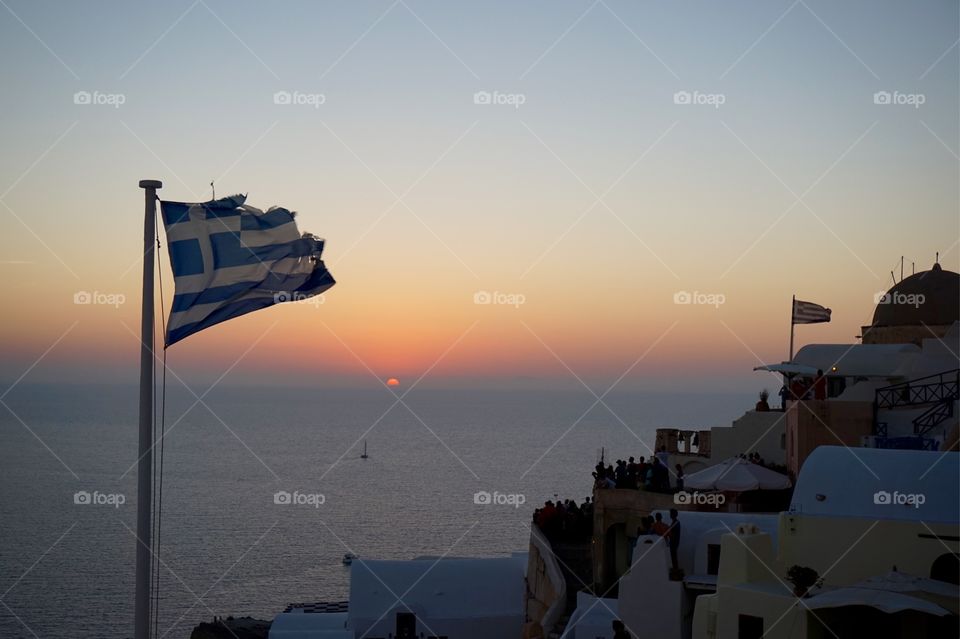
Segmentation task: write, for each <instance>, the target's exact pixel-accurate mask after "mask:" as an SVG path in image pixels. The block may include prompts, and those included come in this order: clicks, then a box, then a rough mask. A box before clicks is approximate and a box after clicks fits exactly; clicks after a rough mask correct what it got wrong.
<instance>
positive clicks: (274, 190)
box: [0, 0, 960, 392]
mask: <svg viewBox="0 0 960 639" xmlns="http://www.w3.org/2000/svg"><path fill="white" fill-rule="evenodd" d="M0 4H3V6H2V7H0V55H2V58H3V60H4V64H3V66H2V68H0V83H2V86H3V87H4V90H3V91H2V92H0V112H2V114H3V117H2V119H0V140H2V146H0V148H2V151H0V274H2V276H0V295H2V299H3V300H4V301H3V311H2V316H0V317H2V319H0V379H2V380H6V381H7V382H8V383H9V382H13V381H15V380H16V379H17V378H19V377H20V376H21V374H23V373H24V371H27V370H28V369H29V374H28V375H27V377H26V378H24V379H25V381H74V380H82V381H105V382H115V381H134V380H135V379H136V372H137V337H136V331H137V330H138V325H139V324H138V322H139V319H138V318H139V287H140V263H139V251H140V242H141V228H142V217H141V216H142V207H143V195H142V191H140V190H139V189H138V188H137V181H138V180H139V179H141V178H156V179H161V180H163V182H164V188H163V189H162V190H161V192H160V196H161V198H164V199H171V200H181V201H193V200H203V199H208V198H209V195H210V188H209V183H210V181H211V180H214V179H215V180H216V189H217V194H218V195H227V194H229V193H233V192H246V193H248V194H249V199H248V202H249V203H250V204H253V205H254V206H259V207H262V208H266V207H268V206H270V205H274V204H277V205H283V206H286V207H288V208H291V209H295V210H297V211H298V212H299V217H298V220H299V225H300V228H301V230H304V231H310V232H313V233H316V234H318V235H320V236H323V237H325V238H327V248H326V253H325V258H326V261H327V265H328V266H329V268H330V269H331V271H332V272H333V274H334V276H335V277H336V278H337V280H338V281H339V284H338V285H337V286H336V287H334V288H333V289H331V291H329V292H328V294H327V295H326V296H325V299H324V302H323V304H289V305H284V306H279V307H274V308H271V309H267V310H263V311H259V312H257V313H254V314H251V315H248V316H246V317H244V318H240V319H236V320H233V321H231V322H229V323H226V324H223V325H220V326H217V327H215V328H213V329H210V330H208V331H206V332H204V333H201V334H198V335H196V336H193V337H190V338H189V339H187V340H186V341H184V342H182V343H180V344H178V345H176V346H175V347H173V348H172V349H171V350H170V365H171V367H172V368H173V369H174V370H175V371H176V372H177V373H178V375H180V376H182V377H183V378H184V379H187V380H189V381H191V383H192V382H193V381H199V382H204V381H209V382H212V381H213V380H216V379H217V378H219V377H221V375H222V374H224V372H225V371H229V372H228V373H227V374H226V377H224V383H234V382H235V383H270V384H273V383H297V384H307V385H309V384H321V383H322V384H344V385H361V386H369V385H376V384H377V382H376V380H375V379H374V378H375V377H376V378H380V379H386V378H387V377H393V376H395V377H398V378H400V380H401V382H402V384H403V383H410V382H411V381H413V380H414V379H416V378H418V377H420V376H421V375H422V374H424V373H427V377H426V378H425V380H424V382H423V384H424V385H425V386H428V385H443V384H467V385H478V386H483V385H489V386H505V387H516V386H520V385H523V384H532V385H546V386H556V387H558V388H565V387H577V386H579V382H578V381H577V380H576V377H580V378H582V379H583V380H584V381H585V382H586V383H587V384H589V385H591V386H592V387H594V388H595V389H596V390H597V392H600V391H602V390H604V389H606V388H607V387H608V386H609V385H610V384H612V383H613V382H614V381H616V380H617V379H618V378H619V377H621V375H622V374H624V372H625V371H629V372H627V374H626V376H625V377H624V379H623V380H622V381H621V382H620V385H619V386H618V388H620V389H624V390H629V389H657V390H661V389H666V388H677V387H683V388H697V389H701V390H709V389H717V390H731V389H740V390H742V389H753V388H754V387H757V388H759V387H761V386H764V385H766V386H769V385H770V383H771V382H770V381H769V380H768V379H767V378H765V377H763V376H761V375H760V374H758V373H752V372H751V368H752V367H753V366H755V365H756V364H757V363H758V360H762V361H765V362H768V361H780V360H782V359H785V357H786V355H787V353H786V351H787V338H788V335H789V324H788V321H789V302H790V296H791V295H792V294H796V295H797V296H798V297H799V298H801V299H806V300H810V301H814V302H818V303H821V304H824V305H826V306H829V307H831V308H832V309H833V312H834V313H833V317H834V321H833V322H832V323H831V324H829V325H816V326H802V327H799V328H798V329H797V343H798V346H799V345H802V344H805V343H809V342H850V341H853V339H854V337H855V336H856V335H858V334H859V327H860V326H861V325H863V324H867V323H869V320H870V317H871V315H872V312H873V307H874V294H875V293H876V292H878V291H882V290H885V289H886V288H888V287H889V285H890V283H891V280H890V270H891V269H894V268H895V269H896V270H897V271H898V273H899V261H900V256H901V255H904V256H906V261H907V267H906V268H907V271H908V272H909V270H910V263H911V261H915V262H916V266H917V269H918V270H920V269H926V268H929V266H930V265H931V264H932V263H933V260H934V253H935V252H936V251H940V254H941V262H942V263H943V265H944V266H945V267H946V268H948V269H950V270H958V264H960V250H958V248H957V240H958V237H960V221H958V160H957V151H958V148H960V142H958V118H957V114H958V112H960V104H958V74H960V69H958V47H957V38H958V6H957V3H956V2H953V1H947V0H944V1H929V2H916V3H905V2H875V1H872V0H871V1H864V2H844V3H834V2H824V1H807V2H800V1H798V2H792V3H791V2H724V3H717V2H685V3H682V4H680V3H674V2H660V3H646V2H644V3H636V2H619V1H616V0H604V1H602V2H558V1H556V0H550V1H549V2H529V3H528V2H525V3H522V4H521V3H516V2H493V1H486V0H485V1H483V2H466V3H459V2H458V3H453V2H423V1H420V0H406V1H404V2H400V1H398V2H393V3H391V2H386V1H384V2H284V3H281V4H275V3H263V2H257V3H241V2H226V1H224V0H197V1H196V2H191V1H183V2H181V1H177V2H165V3H153V4H144V3H129V2H97V3H63V2H60V3H56V2H45V1H39V2H38V1H29V2H28V1H24V0H4V2H3V3H0ZM78 91H87V92H90V93H94V92H99V93H100V94H120V95H122V96H123V101H124V103H123V104H122V105H121V106H119V108H114V107H113V106H110V105H106V104H104V105H92V104H86V105H84V104H75V103H74V94H75V93H76V92H78ZM277 91H288V92H291V93H292V92H299V93H301V94H318V95H323V96H324V103H323V104H322V105H320V106H319V107H317V108H314V107H313V106H311V105H306V104H301V105H283V104H275V103H274V93H275V92H277ZM478 91H489V92H494V91H496V92H499V93H500V94H519V95H522V96H523V98H522V99H523V101H524V102H523V104H522V105H521V106H520V107H519V108H514V107H513V106H511V105H509V104H475V102H474V94H475V92H478ZM680 91H687V92H689V93H691V94H694V93H695V94H696V95H703V94H711V95H718V94H719V95H721V96H722V99H723V101H724V102H723V104H722V105H720V106H719V108H714V107H713V106H711V105H709V104H700V105H693V104H676V103H675V101H674V94H675V93H677V92H680ZM878 91H888V92H890V93H891V94H893V93H894V92H897V94H903V95H917V94H919V95H921V96H922V100H923V104H922V105H920V106H919V108H915V107H914V106H912V105H909V104H902V105H897V104H875V103H874V94H875V92H878ZM398 198H399V199H398ZM165 250H166V249H165V247H164V250H163V252H162V254H161V255H162V257H163V259H164V268H165V276H166V284H167V288H166V292H165V294H166V299H167V302H168V303H169V299H170V296H171V295H172V290H171V286H170V285H171V278H170V277H169V269H168V268H166V267H167V265H166V252H165ZM78 291H98V292H101V293H110V294H121V295H123V296H125V300H126V301H125V303H124V304H122V305H120V306H119V307H118V308H113V307H110V306H78V305H75V304H74V303H73V299H74V294H75V293H77V292H78ZM478 291H491V292H492V291H498V292H501V293H508V294H518V295H522V296H523V299H524V303H523V304H522V305H521V306H519V307H517V308H514V307H513V306H509V305H477V304H475V303H474V295H475V293H477V292H478ZM679 291H688V292H694V291H697V292H700V293H708V294H720V295H722V296H723V299H724V303H723V304H722V305H720V306H718V307H714V306H709V305H678V304H675V303H674V295H675V294H676V293H677V292H679ZM51 346H53V347H52V348H51ZM48 349H49V350H48ZM44 353H46V355H45V356H43V357H42V360H41V361H40V362H39V363H37V364H36V366H35V367H34V368H33V369H30V367H31V365H33V364H34V363H36V362H37V359H38V358H40V357H41V356H42V355H44ZM631 367H632V368H631Z"/></svg>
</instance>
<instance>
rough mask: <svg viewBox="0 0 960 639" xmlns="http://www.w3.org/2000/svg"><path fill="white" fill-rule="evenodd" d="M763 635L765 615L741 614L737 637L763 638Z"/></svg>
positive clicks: (746, 638)
mask: <svg viewBox="0 0 960 639" xmlns="http://www.w3.org/2000/svg"><path fill="white" fill-rule="evenodd" d="M761 637H763V617H754V616H753V615H739V621H738V623H737V639H761Z"/></svg>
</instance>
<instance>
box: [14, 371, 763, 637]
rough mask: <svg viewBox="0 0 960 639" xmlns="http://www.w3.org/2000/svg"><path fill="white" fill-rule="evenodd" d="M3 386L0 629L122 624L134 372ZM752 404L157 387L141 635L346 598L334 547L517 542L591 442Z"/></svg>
mask: <svg viewBox="0 0 960 639" xmlns="http://www.w3.org/2000/svg"><path fill="white" fill-rule="evenodd" d="M402 390H403V389H402V388H401V389H399V390H398V393H400V392H402ZM3 401H4V403H5V404H7V405H8V406H9V410H7V409H6V408H4V407H3V406H0V442H2V443H0V593H2V594H0V637H3V638H5V639H6V638H14V637H26V638H42V639H47V638H48V637H74V638H75V637H119V638H122V637H129V636H132V634H133V630H132V619H133V603H134V557H135V547H136V539H135V536H134V532H135V530H136V505H137V498H136V461H137V389H136V387H135V385H133V384H131V385H122V384H121V385H53V384H36V385H31V384H27V383H23V384H20V385H17V386H16V387H15V388H14V389H13V390H12V391H11V392H10V393H9V394H8V395H7V396H5V397H4V398H3ZM752 403H753V399H752V396H751V395H749V394H736V393H723V394H719V393H718V394H707V393H699V394H698V393H689V392H677V393H642V392H639V393H628V392H616V391H614V392H612V393H610V394H609V395H607V396H606V397H604V399H603V402H602V403H597V400H596V397H595V396H593V395H592V394H590V393H589V392H588V391H586V390H582V391H573V392H571V391H529V390H512V391H508V390H497V391H494V390H438V389H432V390H431V389H423V390H421V389H419V388H416V389H414V390H412V391H411V392H410V393H409V394H407V395H406V396H404V397H403V400H402V402H397V400H396V397H395V396H394V395H393V394H391V393H390V392H388V391H387V390H385V389H383V388H380V389H368V390H359V389H340V390H335V389H318V388H277V387H251V386H247V387H239V386H237V387H229V386H225V385H224V386H216V387H215V388H214V389H213V390H212V391H210V392H209V394H207V395H202V396H201V399H200V400H199V401H198V399H197V397H195V396H194V395H192V394H191V393H190V392H188V391H187V389H185V388H184V387H180V386H178V387H171V388H169V389H168V390H167V398H166V407H165V414H164V423H165V426H166V429H167V431H166V436H165V437H164V439H163V449H162V450H163V481H162V517H161V519H160V527H161V528H160V539H159V565H160V568H159V578H160V581H159V584H160V588H159V596H158V603H159V608H158V610H159V619H158V624H157V627H158V631H159V632H158V636H162V637H172V638H176V639H186V638H187V637H189V636H190V632H191V630H192V629H193V628H194V627H195V626H196V625H197V624H198V623H200V622H201V621H210V620H212V619H213V617H214V616H229V615H234V616H244V615H251V616H254V617H258V618H262V619H272V618H273V616H274V615H276V614H277V613H279V612H281V611H282V610H283V609H284V608H285V607H286V606H287V605H288V604H290V603H301V602H318V601H339V600H346V599H348V596H349V577H350V572H349V570H350V569H349V568H348V567H347V566H344V565H343V562H342V559H343V556H344V555H345V554H346V553H353V554H355V555H358V556H360V557H362V558H369V559H412V558H415V557H418V556H448V557H463V556H484V557H490V556H504V555H507V554H509V553H511V552H515V551H525V550H527V546H528V539H529V533H530V529H529V526H530V521H531V516H532V513H533V510H534V508H536V507H537V506H538V505H541V504H542V503H543V502H544V501H545V500H548V499H557V498H560V499H566V498H571V499H575V500H576V501H578V502H582V501H583V499H584V498H585V497H586V496H588V495H590V493H591V486H592V478H591V476H590V473H591V471H592V470H593V466H594V465H595V464H596V462H597V460H598V458H599V456H600V454H601V450H602V451H603V452H604V455H605V457H606V459H607V460H611V459H617V458H624V459H625V458H627V457H628V456H630V455H633V456H640V455H646V454H649V449H650V448H651V447H652V446H653V444H654V437H655V430H656V429H657V428H659V427H691V428H708V427H710V426H718V425H729V424H730V422H731V420H732V419H734V418H735V417H738V416H739V415H740V414H742V413H743V411H745V410H747V409H748V408H749V407H750V406H751V405H752ZM364 442H366V445H367V451H368V458H367V459H361V457H360V455H361V453H362V452H363V445H364ZM158 453H159V450H158ZM487 494H489V498H487ZM478 502H480V503H478Z"/></svg>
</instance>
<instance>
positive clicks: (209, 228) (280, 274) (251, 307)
mask: <svg viewBox="0 0 960 639" xmlns="http://www.w3.org/2000/svg"><path fill="white" fill-rule="evenodd" d="M246 199H247V198H246V196H245V195H233V196H230V197H227V198H223V199H220V200H213V201H210V202H203V203H198V204H189V203H185V202H161V203H160V205H161V210H162V212H163V223H164V226H165V228H166V231H167V250H168V251H169V254H170V264H171V266H172V267H173V277H174V281H175V291H174V297H173V305H172V307H171V308H170V321H169V322H168V323H167V335H166V345H167V346H170V345H172V344H175V343H177V342H179V341H180V340H182V339H183V338H185V337H187V336H188V335H192V334H193V333H196V332H198V331H202V330H203V329H205V328H208V327H210V326H213V325H214V324H218V323H220V322H224V321H226V320H228V319H232V318H234V317H239V316H240V315H244V314H246V313H250V312H251V311H256V310H259V309H261V308H266V307H267V306H272V305H274V304H277V303H280V302H289V301H294V300H300V299H305V298H307V297H312V296H314V295H318V294H320V293H322V292H324V291H325V290H327V289H328V288H330V287H331V286H333V285H334V283H335V282H334V279H333V277H332V276H331V275H330V273H329V272H328V271H327V269H326V267H325V266H324V265H323V261H322V260H321V259H320V254H321V253H322V252H323V240H322V239H320V238H317V237H315V236H313V235H310V234H309V233H304V234H303V235H301V234H300V231H299V230H297V225H296V223H295V222H294V220H293V217H294V215H295V214H294V213H293V212H291V211H288V210H287V209H283V208H279V207H273V208H271V209H268V210H267V211H261V210H260V209H256V208H253V207H252V206H247V205H246V204H245V202H246Z"/></svg>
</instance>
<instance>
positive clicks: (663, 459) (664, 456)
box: [657, 446, 670, 468]
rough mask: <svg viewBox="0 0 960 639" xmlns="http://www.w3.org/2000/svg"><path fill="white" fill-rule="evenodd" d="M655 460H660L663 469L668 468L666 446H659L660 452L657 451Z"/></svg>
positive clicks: (668, 461) (668, 455) (668, 456)
mask: <svg viewBox="0 0 960 639" xmlns="http://www.w3.org/2000/svg"><path fill="white" fill-rule="evenodd" d="M657 459H659V460H660V463H661V464H663V467H664V468H670V453H668V452H667V447H666V446H661V447H660V450H658V451H657Z"/></svg>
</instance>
